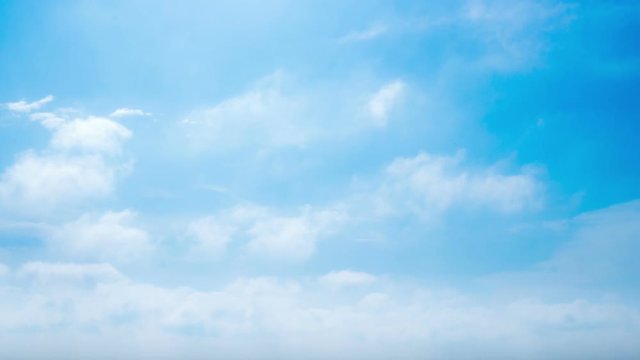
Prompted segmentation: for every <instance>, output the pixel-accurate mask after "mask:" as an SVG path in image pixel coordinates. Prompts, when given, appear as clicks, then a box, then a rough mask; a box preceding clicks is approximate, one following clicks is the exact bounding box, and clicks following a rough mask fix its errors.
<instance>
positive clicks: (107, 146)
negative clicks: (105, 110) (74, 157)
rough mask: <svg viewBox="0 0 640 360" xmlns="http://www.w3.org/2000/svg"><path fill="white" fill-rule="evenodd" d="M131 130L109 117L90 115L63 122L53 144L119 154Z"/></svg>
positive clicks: (55, 146) (70, 148)
mask: <svg viewBox="0 0 640 360" xmlns="http://www.w3.org/2000/svg"><path fill="white" fill-rule="evenodd" d="M130 137H131V131H130V130H129V129H127V128H126V127H124V126H123V125H122V124H119V123H117V122H115V121H112V120H109V119H107V118H100V117H88V118H86V119H76V120H72V121H68V122H65V123H62V124H61V125H60V126H58V127H57V128H56V129H55V132H54V134H53V138H52V139H51V146H52V147H53V148H54V149H60V150H73V149H77V150H83V151H91V152H99V153H104V154H117V153H119V152H120V150H121V148H122V143H123V142H124V141H125V140H127V139H129V138H130Z"/></svg>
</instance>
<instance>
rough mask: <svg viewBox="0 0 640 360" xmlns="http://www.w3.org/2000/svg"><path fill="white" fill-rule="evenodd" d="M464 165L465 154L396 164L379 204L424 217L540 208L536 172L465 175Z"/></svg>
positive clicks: (382, 188) (422, 156)
mask: <svg viewBox="0 0 640 360" xmlns="http://www.w3.org/2000/svg"><path fill="white" fill-rule="evenodd" d="M463 159H464V152H458V153H457V154H456V155H455V156H434V155H430V154H426V153H420V154H418V155H417V156H415V157H412V158H397V159H395V160H394V161H393V162H392V163H391V164H390V165H389V166H388V167H387V168H386V170H385V174H384V178H383V180H382V185H381V186H380V189H379V190H378V192H377V196H378V200H380V201H381V202H382V204H383V205H384V204H385V203H388V205H390V206H392V207H393V206H399V207H401V208H402V207H404V208H406V207H408V208H410V209H413V210H415V211H418V212H422V213H429V212H434V211H435V212H442V211H445V210H447V209H449V208H451V207H453V206H461V207H471V208H473V207H480V208H489V209H493V210H497V211H499V212H503V213H513V212H519V211H522V210H525V209H535V208H537V207H539V206H540V205H541V191H542V185H541V183H540V182H539V181H538V179H537V178H536V175H537V173H536V169H535V168H531V167H524V168H522V169H520V170H519V171H518V172H516V173H513V174H508V173H504V172H502V171H500V170H499V169H498V168H495V167H494V168H484V169H482V168H481V169H472V168H469V169H465V168H464V167H463V166H462V160H463ZM398 202H400V203H398ZM394 203H395V204H396V205H393V204H394Z"/></svg>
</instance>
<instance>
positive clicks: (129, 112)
mask: <svg viewBox="0 0 640 360" xmlns="http://www.w3.org/2000/svg"><path fill="white" fill-rule="evenodd" d="M109 116H110V117H115V118H119V117H126V116H151V114H150V113H148V112H144V111H142V110H140V109H131V108H119V109H116V110H115V111H114V112H112V113H111V114H109Z"/></svg>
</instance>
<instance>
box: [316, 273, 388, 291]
mask: <svg viewBox="0 0 640 360" xmlns="http://www.w3.org/2000/svg"><path fill="white" fill-rule="evenodd" d="M319 280H320V282H321V283H323V284H324V285H327V286H329V287H331V288H334V289H340V288H344V287H353V286H363V285H370V284H372V283H374V282H376V280H377V277H376V276H374V275H371V274H368V273H366V272H361V271H352V270H340V271H332V272H330V273H328V274H326V275H323V276H321V277H320V279H319Z"/></svg>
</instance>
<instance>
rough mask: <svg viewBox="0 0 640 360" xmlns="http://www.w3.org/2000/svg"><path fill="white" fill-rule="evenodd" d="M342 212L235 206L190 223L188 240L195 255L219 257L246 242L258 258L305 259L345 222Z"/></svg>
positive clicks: (247, 246)
mask: <svg viewBox="0 0 640 360" xmlns="http://www.w3.org/2000/svg"><path fill="white" fill-rule="evenodd" d="M345 216H346V215H345V214H344V213H343V212H342V211H340V210H339V209H324V210H314V209H311V208H310V207H305V208H303V209H301V210H300V211H299V212H297V213H295V214H280V213H277V212H275V211H273V210H272V209H269V208H264V207H258V206H254V205H241V206H236V207H234V208H232V209H230V210H226V211H222V212H220V213H218V214H216V215H212V216H207V217H203V218H200V219H196V220H195V221H193V222H191V223H190V224H189V226H188V229H187V239H188V240H190V241H191V242H192V243H193V250H194V253H195V254H209V255H213V256H218V255H219V254H221V253H222V252H224V251H225V249H226V248H227V246H228V245H229V244H230V243H232V242H240V241H244V247H245V249H246V251H248V252H249V253H251V254H254V255H256V256H258V257H266V258H275V259H287V260H305V259H307V258H309V257H310V256H311V255H312V254H313V253H314V251H315V248H316V242H317V241H318V240H319V239H320V238H322V237H324V236H327V235H329V234H331V233H333V232H334V231H335V230H336V228H337V227H338V226H339V225H340V224H341V223H342V222H343V221H344V220H345Z"/></svg>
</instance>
